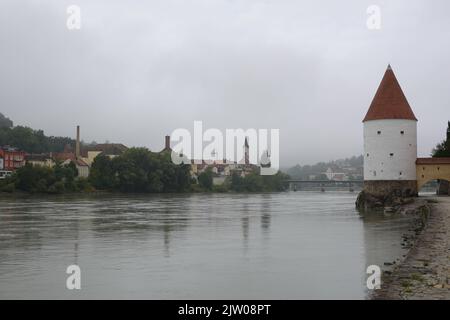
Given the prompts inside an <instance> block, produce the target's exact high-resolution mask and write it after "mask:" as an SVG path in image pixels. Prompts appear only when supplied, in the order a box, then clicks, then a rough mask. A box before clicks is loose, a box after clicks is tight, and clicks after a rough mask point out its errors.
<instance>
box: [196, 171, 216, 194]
mask: <svg viewBox="0 0 450 320" xmlns="http://www.w3.org/2000/svg"><path fill="white" fill-rule="evenodd" d="M198 184H199V185H200V186H201V187H202V188H204V189H205V190H212V187H213V173H212V171H211V169H210V168H208V169H206V170H205V171H203V172H202V173H200V174H199V175H198Z"/></svg>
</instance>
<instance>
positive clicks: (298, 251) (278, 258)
mask: <svg viewBox="0 0 450 320" xmlns="http://www.w3.org/2000/svg"><path fill="white" fill-rule="evenodd" d="M355 198H356V193H350V192H344V191H342V192H337V191H336V192H324V193H321V192H306V191H302V192H285V193H264V194H230V193H227V194H217V193H216V194H170V195H160V194H158V195H123V196H122V195H119V196H118V195H101V196H100V195H95V196H92V195H89V196H58V197H57V196H39V197H38V196H33V197H18V198H11V197H9V198H0V298H1V299H10V298H18V299H28V298H33V299H44V298H45V299H47V298H56V299H122V298H125V299H126V298H130V299H131V298H133V299H313V298H318V299H365V298H367V295H368V290H367V289H366V278H367V275H366V268H367V266H368V265H372V264H377V265H379V266H380V267H381V266H383V263H384V262H386V261H393V260H395V259H396V258H397V257H400V256H401V255H402V254H403V253H404V251H403V250H404V249H402V248H401V245H400V243H401V236H402V234H403V233H404V232H406V231H407V229H408V227H409V222H410V219H411V218H409V217H385V216H384V215H383V214H370V215H367V216H365V217H364V216H361V215H360V214H359V213H358V212H357V211H356V210H355V205H354V202H355ZM73 264H76V265H78V266H79V267H80V268H81V290H68V289H67V288H66V279H67V277H68V276H69V275H68V274H66V268H67V267H68V266H69V265H73Z"/></svg>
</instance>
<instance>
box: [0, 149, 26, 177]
mask: <svg viewBox="0 0 450 320" xmlns="http://www.w3.org/2000/svg"><path fill="white" fill-rule="evenodd" d="M24 165H25V152H24V151H20V150H18V149H17V148H13V147H10V146H4V147H0V170H5V171H14V170H17V169H19V168H20V167H23V166H24Z"/></svg>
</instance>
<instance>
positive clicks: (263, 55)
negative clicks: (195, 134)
mask: <svg viewBox="0 0 450 320" xmlns="http://www.w3.org/2000/svg"><path fill="white" fill-rule="evenodd" d="M72 4H75V5H78V6H80V8H81V19H82V22H81V23H82V26H81V30H76V31H69V30H68V29H67V28H66V20H67V13H66V9H67V7H68V6H69V5H72ZM372 4H376V5H379V6H380V8H381V30H369V29H368V28H367V26H366V20H367V17H368V14H367V13H366V10H367V7H368V6H369V5H372ZM449 9H450V3H449V2H448V1H445V0H442V1H437V0H435V1H375V0H371V1H361V0H354V1H320V0H319V1H299V0H296V1H294V0H292V1H288V0H286V1H283V0H259V1H256V0H255V1H253V0H153V1H152V0H150V1H138V0H132V1H130V0H126V1H125V0H124V1H111V0H105V1H101V0H85V1H81V0H70V1H65V0H58V1H50V0H48V1H20V0H2V1H1V4H0V112H2V113H4V114H5V115H6V116H8V117H9V118H11V119H12V120H14V124H15V125H26V126H30V127H32V128H35V129H43V130H44V131H45V133H46V134H47V135H60V136H72V137H73V136H74V135H75V126H76V125H77V124H79V125H80V126H81V135H82V139H83V140H84V141H87V142H90V141H92V140H95V141H97V142H99V143H100V142H104V141H106V140H108V141H110V142H120V143H124V144H126V145H127V146H146V147H148V148H150V149H151V150H155V151H157V150H160V149H162V148H163V144H164V135H166V134H170V133H171V132H172V131H173V130H174V129H176V128H187V129H189V130H193V122H194V120H202V121H203V126H204V128H205V129H207V128H219V129H223V130H224V129H226V128H244V129H245V128H267V129H270V128H279V129H280V140H281V141H280V142H281V144H280V156H281V166H283V167H284V166H288V165H293V164H296V163H300V164H307V163H309V164H311V163H314V162H317V161H328V160H332V159H337V158H343V157H348V156H352V155H359V154H361V153H362V152H363V140H362V139H363V138H362V122H361V121H362V119H363V117H364V115H365V113H366V111H367V109H368V107H369V105H370V102H371V100H372V98H373V96H374V94H375V91H376V89H377V87H378V84H379V82H380V81H381V78H382V76H383V74H384V71H385V69H386V66H387V64H388V63H390V64H391V65H392V67H393V70H394V72H395V74H396V76H397V79H398V80H399V82H400V85H401V86H402V88H403V91H404V93H405V95H406V97H407V99H408V101H409V103H410V105H411V107H412V109H413V111H414V113H415V114H416V117H417V118H418V119H419V122H418V154H419V156H428V155H429V153H430V151H431V149H432V148H433V146H435V144H436V143H437V142H440V141H441V140H442V139H443V138H444V136H445V129H446V124H447V122H446V121H447V120H448V119H450V90H449V86H450V62H449V60H450V19H449V18H448V12H449Z"/></svg>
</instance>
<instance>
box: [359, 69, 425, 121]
mask: <svg viewBox="0 0 450 320" xmlns="http://www.w3.org/2000/svg"><path fill="white" fill-rule="evenodd" d="M380 119H407V120H415V121H417V119H416V116H415V115H414V112H413V111H412V110H411V107H410V106H409V103H408V100H406V97H405V95H404V94H403V91H402V88H400V85H399V84H398V81H397V78H396V77H395V74H394V71H392V68H391V66H390V65H389V66H388V67H387V69H386V72H385V73H384V76H383V79H382V80H381V83H380V86H379V87H378V90H377V93H376V94H375V97H374V98H373V100H372V103H371V104H370V107H369V110H368V111H367V114H366V116H365V117H364V120H363V122H365V121H370V120H380Z"/></svg>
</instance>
